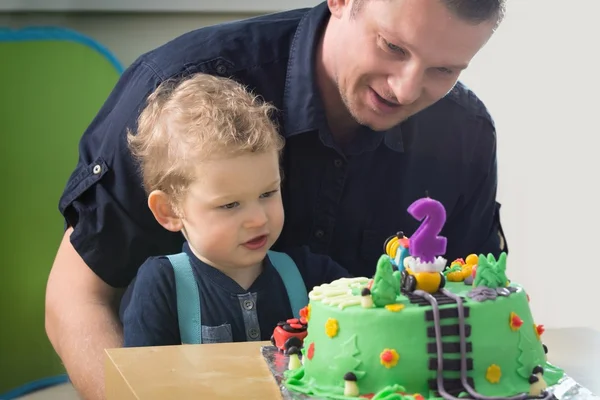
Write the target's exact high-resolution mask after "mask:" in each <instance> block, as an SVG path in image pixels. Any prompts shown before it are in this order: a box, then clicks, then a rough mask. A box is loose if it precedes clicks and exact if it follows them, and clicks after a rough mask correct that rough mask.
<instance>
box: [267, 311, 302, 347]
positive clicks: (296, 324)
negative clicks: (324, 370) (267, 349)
mask: <svg viewBox="0 0 600 400" xmlns="http://www.w3.org/2000/svg"><path fill="white" fill-rule="evenodd" d="M307 327H308V324H307V323H306V319H305V318H304V317H302V318H300V319H298V318H292V319H288V320H287V321H282V322H279V323H277V326H276V327H275V329H274V330H273V334H272V335H271V344H273V346H275V347H277V348H278V349H279V350H280V351H283V352H284V353H287V350H288V349H289V348H290V347H292V346H294V347H297V348H299V349H300V348H302V344H303V343H304V338H305V337H306V335H307V334H308V332H307V330H306V329H307Z"/></svg>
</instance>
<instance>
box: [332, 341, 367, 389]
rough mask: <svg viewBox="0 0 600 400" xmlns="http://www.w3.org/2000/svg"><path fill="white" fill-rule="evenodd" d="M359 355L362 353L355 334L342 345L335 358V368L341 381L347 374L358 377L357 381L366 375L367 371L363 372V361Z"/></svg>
mask: <svg viewBox="0 0 600 400" xmlns="http://www.w3.org/2000/svg"><path fill="white" fill-rule="evenodd" d="M359 354H360V351H359V350H358V346H357V344H356V334H354V335H352V336H350V338H349V339H348V340H346V341H345V342H344V343H343V344H342V346H341V348H340V352H339V354H338V355H337V356H335V357H334V358H333V361H334V368H335V370H336V373H337V375H338V376H339V377H340V379H342V378H343V376H344V375H345V374H346V373H347V372H353V373H354V375H356V379H360V378H362V377H363V376H364V375H365V371H361V369H360V368H361V364H362V361H361V360H360V359H359V358H358V355H359Z"/></svg>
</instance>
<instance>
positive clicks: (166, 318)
mask: <svg viewBox="0 0 600 400" xmlns="http://www.w3.org/2000/svg"><path fill="white" fill-rule="evenodd" d="M183 251H184V252H185V253H186V254H187V255H188V256H189V258H190V263H191V265H192V270H193V272H194V276H195V277H196V282H197V283H198V290H199V292H200V307H201V309H200V314H201V319H202V321H201V323H202V328H201V329H202V343H226V342H246V341H255V340H269V339H270V337H271V334H272V333H273V329H274V328H275V327H276V326H277V322H279V321H285V320H287V319H289V318H292V317H293V313H292V308H291V306H290V302H289V298H288V295H287V291H286V289H285V286H284V284H283V281H282V280H281V277H280V275H279V273H278V272H277V270H275V268H274V267H273V265H272V264H271V262H270V261H269V257H266V258H265V261H264V270H263V272H262V273H261V274H260V275H259V276H258V278H257V279H256V280H255V281H254V283H253V284H252V285H251V286H250V287H249V288H248V290H245V289H243V288H242V287H241V286H239V285H238V284H237V283H236V282H235V281H234V280H233V279H231V278H229V277H228V276H227V275H225V274H224V273H222V272H221V271H219V270H218V269H216V268H213V267H211V266H210V265H207V264H205V263H203V262H202V261H200V260H199V259H198V258H197V257H196V256H195V255H194V253H192V252H191V251H190V248H189V246H188V245H187V243H184V245H183ZM286 253H287V254H288V255H289V256H290V257H291V258H292V260H294V262H295V263H296V266H297V267H298V271H299V272H300V275H301V276H302V279H303V280H304V283H301V282H299V284H301V285H302V284H304V285H305V286H306V288H307V290H308V291H310V289H312V288H313V287H314V286H317V285H321V284H323V283H329V282H331V281H334V280H336V279H339V278H343V277H349V276H350V275H349V274H348V271H346V270H345V269H344V268H342V267H341V266H339V265H338V264H337V263H335V262H334V261H332V260H331V258H330V257H328V256H323V255H318V254H313V253H311V252H310V251H309V250H308V247H306V246H302V247H297V248H294V249H291V250H288V251H286ZM130 289H132V290H131V292H130V293H128V295H127V296H125V298H126V299H127V301H126V303H127V305H125V306H124V307H123V308H124V313H123V317H122V320H123V336H124V345H125V346H126V347H136V346H162V345H175V344H181V339H180V335H179V323H178V319H177V298H176V293H175V277H174V273H173V268H172V266H171V263H170V261H169V260H168V259H167V258H166V257H161V256H158V257H150V258H149V259H148V260H147V261H146V262H145V263H144V264H143V265H142V266H141V267H140V269H139V273H138V275H137V277H136V278H135V281H134V282H133V284H132V285H131V286H130Z"/></svg>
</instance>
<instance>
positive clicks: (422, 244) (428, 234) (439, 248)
mask: <svg viewBox="0 0 600 400" xmlns="http://www.w3.org/2000/svg"><path fill="white" fill-rule="evenodd" d="M407 211H408V213H409V214H410V215H412V216H413V217H414V218H415V219H417V220H419V221H422V222H421V225H420V226H419V228H418V229H417V230H416V231H415V233H414V234H413V235H412V236H411V237H410V247H409V250H410V254H411V256H413V257H415V258H416V257H419V258H420V259H421V262H433V261H434V260H435V257H436V256H439V255H443V254H444V253H445V252H446V242H447V240H446V238H445V237H443V236H438V234H439V233H440V231H441V230H442V227H443V226H444V223H445V222H446V209H445V208H444V206H443V205H442V203H440V202H439V201H437V200H433V199H431V198H429V197H424V198H422V199H419V200H417V201H415V202H414V203H412V204H411V205H410V207H408V210H407Z"/></svg>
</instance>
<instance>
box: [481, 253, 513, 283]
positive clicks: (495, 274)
mask: <svg viewBox="0 0 600 400" xmlns="http://www.w3.org/2000/svg"><path fill="white" fill-rule="evenodd" d="M507 283H508V277H507V276H506V253H502V254H500V257H498V261H496V258H495V257H494V255H493V254H491V253H490V254H488V256H487V258H486V257H485V256H484V255H483V254H480V255H479V262H478V263H477V272H476V273H475V280H474V282H473V286H475V287H478V286H486V287H489V288H492V289H496V288H499V287H505V286H506V285H507Z"/></svg>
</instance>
